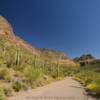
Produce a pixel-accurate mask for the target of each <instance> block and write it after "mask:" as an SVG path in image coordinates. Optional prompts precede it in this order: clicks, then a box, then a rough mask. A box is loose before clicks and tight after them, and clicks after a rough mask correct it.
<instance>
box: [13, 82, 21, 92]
mask: <svg viewBox="0 0 100 100" xmlns="http://www.w3.org/2000/svg"><path fill="white" fill-rule="evenodd" d="M22 88H23V84H22V83H21V82H19V81H17V82H15V83H14V84H13V89H14V90H15V91H16V92H19V91H20V90H21V89H22Z"/></svg>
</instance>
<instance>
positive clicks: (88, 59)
mask: <svg viewBox="0 0 100 100" xmlns="http://www.w3.org/2000/svg"><path fill="white" fill-rule="evenodd" d="M73 61H75V62H77V63H80V65H82V66H84V65H90V64H100V59H96V58H95V57H94V56H93V55H91V54H84V55H82V56H80V57H76V58H74V59H73Z"/></svg>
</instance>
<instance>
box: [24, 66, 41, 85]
mask: <svg viewBox="0 0 100 100" xmlns="http://www.w3.org/2000/svg"><path fill="white" fill-rule="evenodd" d="M24 74H25V76H26V78H27V80H28V82H29V83H30V84H31V85H35V84H36V82H37V80H39V79H40V78H41V77H43V72H42V70H41V68H33V67H31V66H29V67H27V68H25V70H24Z"/></svg>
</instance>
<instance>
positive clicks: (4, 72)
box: [0, 67, 11, 81]
mask: <svg viewBox="0 0 100 100" xmlns="http://www.w3.org/2000/svg"><path fill="white" fill-rule="evenodd" d="M0 78H1V79H4V80H7V81H11V73H10V69H8V68H6V67H4V68H0Z"/></svg>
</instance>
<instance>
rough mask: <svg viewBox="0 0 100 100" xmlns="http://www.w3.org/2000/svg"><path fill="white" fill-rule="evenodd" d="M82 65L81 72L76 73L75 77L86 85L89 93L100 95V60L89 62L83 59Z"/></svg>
mask: <svg viewBox="0 0 100 100" xmlns="http://www.w3.org/2000/svg"><path fill="white" fill-rule="evenodd" d="M89 57H90V55H89ZM89 61H90V60H89ZM80 65H81V66H80V69H79V72H78V73H76V74H75V75H74V79H75V80H77V81H79V82H80V83H81V84H82V85H83V86H84V87H85V90H86V91H87V93H88V94H90V95H92V96H96V97H100V60H93V61H91V62H88V63H87V61H83V62H81V64H80Z"/></svg>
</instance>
